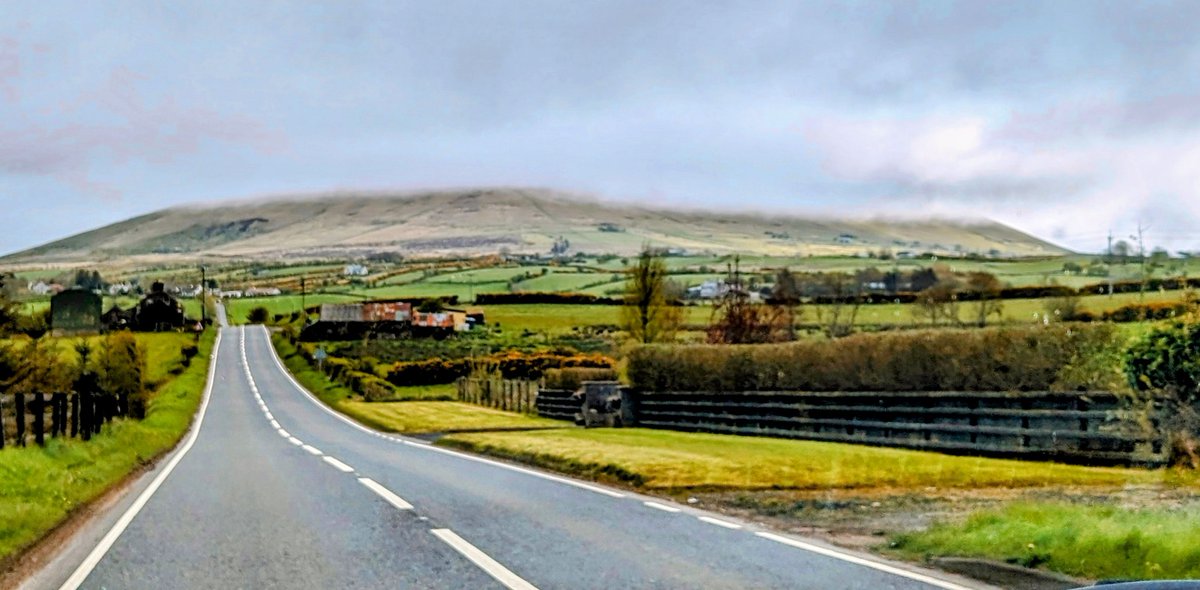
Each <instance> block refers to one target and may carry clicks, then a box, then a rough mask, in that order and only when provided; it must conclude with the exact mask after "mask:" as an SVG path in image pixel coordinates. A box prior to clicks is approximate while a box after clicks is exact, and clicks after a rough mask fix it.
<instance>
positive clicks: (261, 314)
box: [246, 305, 271, 324]
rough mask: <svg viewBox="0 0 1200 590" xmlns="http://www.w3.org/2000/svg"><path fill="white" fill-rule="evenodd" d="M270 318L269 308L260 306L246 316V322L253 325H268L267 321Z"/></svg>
mask: <svg viewBox="0 0 1200 590" xmlns="http://www.w3.org/2000/svg"><path fill="white" fill-rule="evenodd" d="M270 317H271V312H270V311H267V308H265V307H263V306H261V305H260V306H258V307H255V308H254V309H251V310H250V313H248V314H246V321H247V322H249V323H251V324H265V323H267V319H268V318H270Z"/></svg>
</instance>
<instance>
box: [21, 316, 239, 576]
mask: <svg viewBox="0 0 1200 590" xmlns="http://www.w3.org/2000/svg"><path fill="white" fill-rule="evenodd" d="M214 337H215V332H214V331H209V332H208V333H207V334H206V335H205V337H204V338H203V339H202V340H201V344H200V354H199V355H198V356H197V357H196V358H195V360H194V362H193V363H192V364H191V366H190V367H189V368H188V369H186V370H185V371H184V372H183V373H182V374H180V375H179V376H178V377H175V378H173V379H170V380H169V381H166V382H165V383H163V384H161V385H160V387H159V388H158V389H157V391H155V392H154V394H153V396H152V397H151V399H150V404H149V408H148V413H147V416H146V419H145V420H141V421H136V420H117V421H114V422H113V423H112V424H111V425H110V426H107V427H105V430H104V432H103V433H102V434H101V435H99V436H97V437H95V438H93V439H92V440H91V441H90V442H83V441H80V440H61V439H51V440H50V441H48V442H47V444H46V446H45V448H37V447H30V448H24V449H5V450H4V451H0V560H3V559H5V558H10V557H12V556H13V555H15V554H16V553H17V552H19V551H21V550H22V549H23V548H24V547H27V546H29V545H30V544H31V543H33V542H35V541H36V540H37V539H39V538H41V537H42V536H43V535H45V534H46V533H47V532H48V531H49V530H50V529H52V528H53V527H54V526H56V525H57V524H58V523H60V522H62V521H63V519H65V518H66V517H67V516H68V515H69V514H70V513H71V512H72V511H73V510H75V509H77V508H78V507H80V506H81V505H83V504H86V503H87V502H88V501H90V500H92V499H93V498H96V497H97V496H99V495H100V494H102V493H104V491H105V490H107V489H109V488H110V487H112V486H113V485H115V484H116V483H118V482H120V481H121V480H122V479H123V478H124V477H126V476H127V475H128V474H129V473H131V472H132V471H133V470H134V469H136V468H138V467H139V466H141V465H143V464H145V463H146V462H147V461H150V460H153V459H154V458H156V457H158V456H159V455H161V454H162V453H164V452H166V451H168V450H170V449H171V448H172V447H173V446H174V445H175V443H176V442H177V441H178V440H179V439H180V438H181V437H182V436H183V434H184V432H186V431H187V428H188V425H189V424H190V422H191V419H192V416H193V415H194V414H195V412H196V408H197V407H198V405H199V403H200V399H201V395H202V392H203V389H204V383H205V379H206V376H207V369H208V358H209V353H210V352H211V350H212V346H213V339H214ZM157 348H159V346H158V345H157V344H156V343H149V344H147V350H148V351H152V350H156V349H157ZM175 352H176V355H177V356H178V347H176V348H175ZM154 354H156V355H157V354H158V353H154ZM159 361H160V362H161V363H162V364H164V365H167V366H170V364H172V363H174V362H178V361H177V359H175V360H167V359H164V358H161V357H159ZM150 370H151V371H152V372H153V371H161V367H152V368H151V369H150Z"/></svg>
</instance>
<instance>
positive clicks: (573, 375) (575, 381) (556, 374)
mask: <svg viewBox="0 0 1200 590" xmlns="http://www.w3.org/2000/svg"><path fill="white" fill-rule="evenodd" d="M616 380H617V371H616V369H607V368H606V369H596V368H587V367H570V368H566V369H549V370H547V371H546V373H545V374H544V375H543V376H542V386H543V387H545V388H546V389H569V390H571V391H574V390H577V389H579V387H580V386H581V385H582V384H583V382H584V381H616Z"/></svg>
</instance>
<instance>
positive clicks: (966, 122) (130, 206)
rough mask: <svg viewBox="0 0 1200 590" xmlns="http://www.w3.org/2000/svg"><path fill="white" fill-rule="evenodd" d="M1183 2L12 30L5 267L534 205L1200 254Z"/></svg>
mask: <svg viewBox="0 0 1200 590" xmlns="http://www.w3.org/2000/svg"><path fill="white" fill-rule="evenodd" d="M1198 73H1200V0H1194V1H1191V2H1149V1H1147V2H1128V1H1120V2H1104V1H1099V0H1088V1H1082V2H1073V1H1069V0H1055V1H1053V2H1044V1H1039V2H1020V1H1007V0H1006V1H998V0H997V1H994V2H989V1H984V0H974V1H970V2H884V1H881V0H877V1H873V2H863V3H858V2H837V3H825V2H804V1H795V0H793V1H789V2H770V1H766V0H762V1H753V2H744V1H742V2H720V1H706V2H701V3H696V2H684V1H676V0H656V1H655V2H645V1H644V0H636V1H629V2H625V1H611V2H598V1H589V0H572V1H570V2H561V1H545V2H523V1H515V0H514V1H506V2H492V1H484V0H481V1H478V2H457V1H453V0H451V1H439V2H422V3H410V2H401V1H396V0H387V1H379V2H352V1H348V0H343V1H338V2H328V3H319V2H269V1H262V0H260V1H255V2H245V1H242V0H239V1H236V2H234V1H225V0H207V1H204V2H171V3H167V2H141V1H137V2H128V3H124V2H117V1H114V2H103V3H101V2H57V1H53V0H50V1H34V2H26V1H23V0H16V1H14V0H6V1H5V2H3V3H0V205H2V206H3V217H2V218H0V253H7V252H13V251H17V250H20V249H24V248H27V247H32V246H35V245H38V244H42V243H46V242H49V241H52V240H55V239H58V238H61V237H65V236H67V235H71V234H74V233H78V232H80V231H84V230H87V229H91V228H95V227H99V226H102V225H105V224H108V223H113V222H117V221H121V220H123V219H126V218H128V217H132V216H135V215H139V214H143V213H148V212H151V211H154V210H157V209H161V208H164V207H168V206H172V205H178V204H185V203H196V202H212V201H219V200H223V199H244V198H247V197H255V196H259V195H278V194H287V193H313V192H321V191H353V190H392V189H396V190H414V189H426V188H455V187H477V186H530V187H547V188H556V189H563V190H568V191H578V192H581V193H584V194H588V195H593V196H599V197H601V198H605V199H611V200H614V201H625V202H633V203H638V204H652V205H659V206H666V207H703V208H710V209H718V210H729V211H746V210H750V211H755V212H761V211H768V212H769V211H786V212H788V213H799V214H812V215H852V216H870V217H874V216H906V217H913V216H916V217H921V216H942V217H972V218H975V217H987V218H992V219H996V220H998V221H1001V222H1005V223H1008V224H1010V225H1013V226H1015V227H1017V228H1020V229H1022V230H1025V231H1028V232H1031V233H1034V234H1035V235H1038V236H1040V237H1043V238H1047V239H1050V240H1052V241H1055V242H1057V243H1059V244H1063V245H1065V246H1068V247H1070V248H1073V249H1077V250H1081V251H1101V250H1102V249H1103V248H1104V247H1105V244H1106V237H1107V236H1108V234H1109V233H1110V232H1111V233H1112V234H1113V235H1114V236H1115V238H1116V239H1128V238H1129V236H1131V235H1133V234H1135V233H1136V232H1137V229H1138V227H1139V226H1141V227H1142V229H1143V230H1144V235H1145V237H1146V245H1147V248H1149V247H1151V246H1163V247H1167V248H1169V249H1171V250H1200V75H1198Z"/></svg>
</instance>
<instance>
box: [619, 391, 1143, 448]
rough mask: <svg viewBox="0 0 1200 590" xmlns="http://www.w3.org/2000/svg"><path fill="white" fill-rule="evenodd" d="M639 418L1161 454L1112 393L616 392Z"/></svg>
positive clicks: (955, 444) (678, 426)
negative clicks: (620, 393) (621, 394)
mask: <svg viewBox="0 0 1200 590" xmlns="http://www.w3.org/2000/svg"><path fill="white" fill-rule="evenodd" d="M623 395H624V398H625V403H627V404H628V405H629V406H630V407H629V411H630V413H631V415H632V416H633V419H634V421H635V423H636V424H637V425H638V426H644V427H650V428H664V429H671V430H685V431H698V432H717V433H728V434H740V435H755V436H775V437H783V438H797V439H810V440H825V441H835V442H849V443H860V444H870V445H880V446H891V447H904V448H911V449H924V450H932V451H940V452H948V453H961V454H973V455H990V456H1002V457H1019V458H1024V459H1052V460H1059V461H1067V462H1072V463H1086V464H1145V465H1159V464H1162V463H1164V462H1165V460H1166V456H1165V454H1164V449H1162V448H1161V445H1160V444H1159V443H1158V442H1156V441H1153V440H1150V439H1149V438H1147V436H1146V435H1145V434H1144V433H1141V432H1140V431H1139V429H1137V428H1136V427H1135V426H1134V425H1133V424H1132V423H1131V421H1128V420H1125V419H1123V418H1122V416H1121V412H1120V410H1121V407H1122V405H1121V400H1120V398H1118V396H1116V395H1114V394H1112V393H1103V392H1099V393H1097V392H1089V393H1058V392H1021V393H1009V392H833V393H797V392H745V393H732V394H730V393H704V392H636V391H629V390H626V391H624V392H623Z"/></svg>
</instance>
